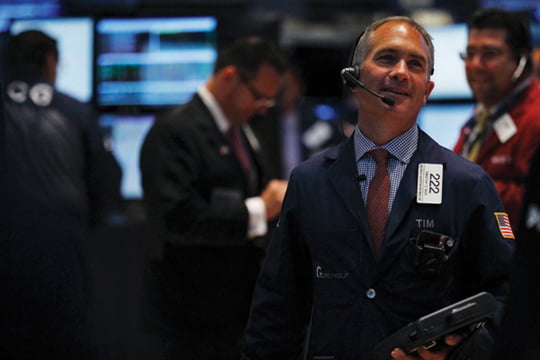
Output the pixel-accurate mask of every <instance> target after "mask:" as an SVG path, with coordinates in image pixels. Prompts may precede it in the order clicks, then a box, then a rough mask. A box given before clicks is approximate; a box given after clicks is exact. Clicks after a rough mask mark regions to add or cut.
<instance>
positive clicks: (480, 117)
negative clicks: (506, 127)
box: [476, 109, 489, 128]
mask: <svg viewBox="0 0 540 360" xmlns="http://www.w3.org/2000/svg"><path fill="white" fill-rule="evenodd" d="M488 117H489V111H488V110H487V109H482V110H480V111H479V112H478V114H476V123H477V124H478V126H480V127H482V128H483V127H484V126H485V124H486V122H487V119H488Z"/></svg>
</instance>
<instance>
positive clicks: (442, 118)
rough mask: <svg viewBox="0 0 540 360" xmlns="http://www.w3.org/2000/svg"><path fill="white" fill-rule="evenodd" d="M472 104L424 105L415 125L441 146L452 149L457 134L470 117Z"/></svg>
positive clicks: (457, 136)
mask: <svg viewBox="0 0 540 360" xmlns="http://www.w3.org/2000/svg"><path fill="white" fill-rule="evenodd" d="M473 109H474V103H473V102H464V103H455V104H454V103H451V104H437V103H434V104H432V103H428V104H427V105H424V107H423V108H422V110H421V111H420V114H418V119H417V123H418V125H419V126H420V128H421V129H422V130H424V131H425V132H426V133H427V134H428V135H429V136H431V137H432V138H433V139H434V140H435V141H437V142H438V143H439V144H441V145H442V146H444V147H446V148H448V149H453V148H454V145H456V142H457V140H458V138H459V132H460V129H461V127H462V126H463V125H464V124H465V122H466V121H467V120H468V119H469V118H470V117H471V115H472V113H473Z"/></svg>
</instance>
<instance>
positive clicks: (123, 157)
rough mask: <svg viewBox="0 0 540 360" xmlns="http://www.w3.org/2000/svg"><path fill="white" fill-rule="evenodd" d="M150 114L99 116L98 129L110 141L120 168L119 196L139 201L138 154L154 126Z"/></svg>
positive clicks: (140, 188) (140, 196)
mask: <svg viewBox="0 0 540 360" xmlns="http://www.w3.org/2000/svg"><path fill="white" fill-rule="evenodd" d="M154 119H155V115H152V114H134V115H128V114H116V113H110V114H102V115H101V117H100V124H101V127H102V128H103V129H104V132H105V135H106V137H107V139H108V140H110V141H111V142H112V149H113V154H114V156H115V157H116V160H117V161H118V163H119V165H120V167H121V168H122V184H121V192H122V197H123V198H124V199H128V200H137V199H141V198H142V195H143V192H142V187H141V176H140V171H139V153H140V150H141V146H142V143H143V141H144V138H145V137H146V133H147V132H148V130H150V127H151V126H152V124H153V123H154Z"/></svg>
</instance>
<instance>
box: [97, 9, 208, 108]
mask: <svg viewBox="0 0 540 360" xmlns="http://www.w3.org/2000/svg"><path fill="white" fill-rule="evenodd" d="M216 26H217V21H216V19H215V18H214V17H182V18H125V19H114V18H104V19H100V20H98V21H97V23H96V36H97V38H96V43H97V46H96V48H97V54H96V71H97V74H96V78H97V79H96V96H97V104H98V105H99V106H102V107H111V106H112V107H118V106H141V107H146V106H148V107H161V106H168V105H176V104H182V103H185V102H187V101H188V100H189V99H190V98H191V96H192V95H193V93H195V92H196V90H197V88H198V87H199V86H200V85H201V84H203V83H204V82H205V81H206V80H207V78H208V77H209V75H210V74H211V73H212V70H213V66H214V62H215V59H216V54H217V50H216Z"/></svg>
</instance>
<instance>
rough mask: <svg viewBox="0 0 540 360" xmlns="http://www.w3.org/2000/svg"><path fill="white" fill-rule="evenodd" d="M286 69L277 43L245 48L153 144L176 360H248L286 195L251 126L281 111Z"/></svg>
mask: <svg viewBox="0 0 540 360" xmlns="http://www.w3.org/2000/svg"><path fill="white" fill-rule="evenodd" d="M284 68H285V65H284V60H283V57H282V55H281V54H280V52H279V51H278V49H277V48H276V47H275V46H273V45H272V44H271V43H269V42H267V41H265V40H262V39H260V38H245V39H240V40H237V41H235V42H234V43H233V44H231V45H230V46H229V47H227V48H226V49H224V50H223V51H221V52H220V53H219V55H218V59H217V62H216V64H215V69H214V73H213V75H212V76H211V77H210V79H209V80H208V82H207V83H206V85H204V86H202V87H201V88H199V90H198V92H197V94H195V95H194V97H193V98H192V100H191V101H190V102H189V103H187V104H186V105H184V106H180V107H177V108H175V109H172V110H171V111H169V112H167V113H165V114H164V115H163V116H161V117H159V118H158V119H157V121H156V123H155V124H154V126H153V127H152V128H151V130H150V131H149V133H148V135H147V138H146V139H145V142H144V144H143V147H142V150H141V162H140V166H141V172H142V185H143V189H144V200H145V204H146V206H147V210H148V218H149V220H150V223H151V225H152V227H153V229H154V231H155V234H156V237H157V238H159V239H160V241H163V252H162V258H161V259H160V260H159V262H158V265H157V269H158V270H159V276H158V290H159V295H160V296H159V299H160V300H159V302H158V304H157V306H158V308H159V310H160V313H161V314H160V315H161V319H162V320H163V324H162V325H163V326H164V327H165V328H166V329H169V330H170V339H171V342H170V344H169V345H170V348H169V349H168V350H167V351H168V355H167V358H168V357H169V356H170V357H171V358H175V359H196V360H201V359H213V360H215V359H238V357H239V341H240V339H241V334H242V331H243V329H244V326H245V322H246V319H247V313H248V309H249V304H250V301H251V294H252V291H253V286H254V282H255V279H256V276H257V274H258V271H259V263H260V261H261V259H262V255H263V252H264V249H263V247H264V244H265V241H266V240H265V236H266V235H267V232H268V224H267V222H268V221H270V220H272V219H274V218H276V217H277V215H278V214H279V211H280V208H281V204H282V200H283V196H284V193H285V189H286V182H284V181H282V180H270V181H269V179H268V178H267V177H266V175H265V172H264V168H263V165H262V162H261V154H260V152H261V149H260V147H259V145H258V141H257V139H256V137H255V136H254V135H253V133H252V132H251V131H250V129H249V127H248V126H247V122H248V120H249V119H250V117H251V116H252V115H254V114H256V113H265V112H266V110H267V109H268V108H269V107H271V106H272V105H273V104H274V99H275V97H276V95H277V93H278V91H279V89H280V85H281V78H282V72H283V71H284Z"/></svg>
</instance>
